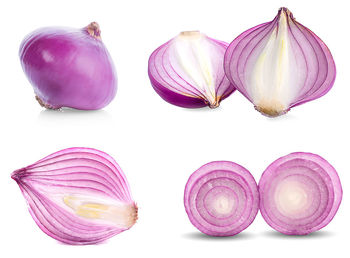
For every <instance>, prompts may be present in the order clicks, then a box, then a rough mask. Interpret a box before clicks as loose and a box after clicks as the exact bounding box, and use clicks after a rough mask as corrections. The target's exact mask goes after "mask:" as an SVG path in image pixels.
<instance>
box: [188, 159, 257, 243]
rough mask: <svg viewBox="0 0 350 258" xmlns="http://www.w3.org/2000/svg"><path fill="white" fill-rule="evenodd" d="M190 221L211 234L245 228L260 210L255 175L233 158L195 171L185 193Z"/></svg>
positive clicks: (234, 231)
mask: <svg viewBox="0 0 350 258" xmlns="http://www.w3.org/2000/svg"><path fill="white" fill-rule="evenodd" d="M184 205H185V209H186V213H187V215H188V218H189V219H190V221H191V223H192V224H193V225H194V226H195V227H196V228H197V229H198V230H200V231H201V232H202V233H204V234H207V235H210V236H233V235H236V234H238V233H240V232H241V231H243V230H244V229H246V228H247V227H248V226H249V225H250V224H251V223H252V222H253V221H254V219H255V217H256V214H257V212H258V209H259V193H258V188H257V184H256V182H255V179H254V177H253V176H252V175H251V174H250V172H249V171H248V170H246V169H245V168H244V167H242V166H240V165H238V164H236V163H234V162H230V161H214V162H210V163H207V164H205V165H204V166H202V167H200V168H199V169H198V170H196V171H195V172H194V173H193V174H192V175H191V176H190V178H189V180H188V182H187V184H186V187H185V195H184Z"/></svg>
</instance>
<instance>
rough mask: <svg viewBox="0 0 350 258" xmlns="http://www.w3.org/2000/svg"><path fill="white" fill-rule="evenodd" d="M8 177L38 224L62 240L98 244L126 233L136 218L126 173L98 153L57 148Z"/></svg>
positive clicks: (73, 242) (102, 154)
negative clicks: (10, 177)
mask: <svg viewBox="0 0 350 258" xmlns="http://www.w3.org/2000/svg"><path fill="white" fill-rule="evenodd" d="M12 178H13V179H14V180H15V181H16V182H17V183H18V185H19V187H20V189H21V191H22V193H23V196H24V198H25V199H26V201H27V204H28V208H29V212H30V214H31V215H32V217H33V219H34V220H35V222H36V224H37V225H38V226H39V227H40V229H41V230H42V231H43V232H45V233H46V234H47V235H49V236H51V237H53V238H55V239H57V240H59V241H61V242H64V243H67V244H73V245H86V244H96V243H99V242H102V241H104V240H106V239H108V238H110V237H112V236H114V235H116V234H119V233H121V232H123V231H125V230H127V229H129V228H130V227H132V226H133V225H134V224H135V222H136V220H137V206H136V204H135V202H134V201H133V199H132V197H131V194H130V189H129V185H128V182H127V180H126V178H125V175H124V174H123V172H122V170H121V168H120V167H119V165H118V164H117V163H116V162H115V160H114V159H113V158H112V157H110V156H109V155H108V154H106V153H104V152H102V151H99V150H95V149H90V148H69V149H65V150H61V151H58V152H56V153H53V154H51V155H49V156H47V157H45V158H43V159H41V160H39V161H38V162H35V163H34V164H32V165H30V166H27V167H25V168H22V169H18V170H16V171H15V172H13V173H12Z"/></svg>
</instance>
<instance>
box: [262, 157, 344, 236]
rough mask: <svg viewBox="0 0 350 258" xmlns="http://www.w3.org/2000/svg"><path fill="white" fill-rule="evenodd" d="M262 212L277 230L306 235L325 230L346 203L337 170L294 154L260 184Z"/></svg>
mask: <svg viewBox="0 0 350 258" xmlns="http://www.w3.org/2000/svg"><path fill="white" fill-rule="evenodd" d="M259 192H260V212H261V214H262V216H263V217H264V219H265V221H266V222H267V223H268V224H269V225H270V226H271V227H272V228H274V229H275V230H277V231H279V232H281V233H283V234H287V235H306V234H309V233H311V232H314V231H317V230H319V229H321V228H323V227H325V226H326V225H327V224H328V223H329V222H330V221H331V220H332V219H333V217H334V216H335V214H336V212H337V211H338V208H339V205H340V203H341V200H342V195H343V193H342V187H341V183H340V179H339V177H338V174H337V172H336V171H335V169H334V168H333V167H332V166H331V165H330V164H329V163H328V162H327V161H326V160H325V159H323V158H322V157H320V156H318V155H316V154H312V153H304V152H296V153H291V154H289V155H287V156H284V157H281V158H279V159H277V160H276V161H274V162H273V163H272V164H271V165H270V166H269V167H268V168H267V169H266V170H265V172H264V173H263V175H262V177H261V179H260V182H259Z"/></svg>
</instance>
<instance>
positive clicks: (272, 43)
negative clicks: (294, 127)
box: [224, 8, 336, 116]
mask: <svg viewBox="0 0 350 258" xmlns="http://www.w3.org/2000/svg"><path fill="white" fill-rule="evenodd" d="M224 68H225V73H226V76H227V77H228V79H229V80H230V81H231V83H233V84H234V85H235V87H236V88H237V89H238V90H239V91H240V92H241V93H242V94H243V95H244V96H245V97H246V98H247V99H248V100H249V101H251V102H252V103H253V104H254V106H255V107H256V109H257V110H258V111H260V112H261V113H262V114H264V115H267V116H278V115H281V114H284V113H286V112H287V111H288V110H289V109H290V108H292V107H294V106H297V105H300V104H302V103H305V102H308V101H311V100H314V99H317V98H319V97H321V96H323V95H324V94H326V93H327V92H328V91H329V90H330V89H331V87H332V86H333V83H334V80H335V76H336V68H335V64H334V60H333V57H332V55H331V52H330V51H329V49H328V48H327V46H326V45H325V44H324V43H323V41H322V40H321V39H320V38H319V37H317V36H316V35H315V34H314V33H313V32H312V31H311V30H309V29H308V28H306V27H305V26H303V25H302V24H300V23H299V22H297V21H296V20H295V18H294V17H293V15H292V13H291V12H290V11H289V10H288V9H287V8H281V9H280V10H279V12H278V15H277V16H276V17H275V18H274V19H273V20H272V21H271V22H267V23H264V24H261V25H258V26H256V27H253V28H251V29H249V30H247V31H245V32H243V33H242V34H241V35H239V36H238V37H237V38H236V39H235V40H233V41H232V43H231V44H230V45H229V47H228V48H227V51H226V53H225V59H224Z"/></svg>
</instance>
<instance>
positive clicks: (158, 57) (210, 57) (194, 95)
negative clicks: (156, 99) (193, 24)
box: [148, 31, 235, 108]
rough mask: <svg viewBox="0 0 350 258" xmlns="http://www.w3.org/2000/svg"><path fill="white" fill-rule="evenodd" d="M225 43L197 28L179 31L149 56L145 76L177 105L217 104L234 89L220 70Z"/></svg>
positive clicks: (170, 101) (200, 105)
mask: <svg viewBox="0 0 350 258" xmlns="http://www.w3.org/2000/svg"><path fill="white" fill-rule="evenodd" d="M227 46H228V44H227V43H225V42H222V41H218V40H215V39H212V38H210V37H208V36H206V35H205V34H203V33H200V32H199V31H185V32H181V33H180V34H179V35H178V36H176V37H175V38H173V39H171V40H169V41H168V42H166V43H165V44H163V45H161V46H160V47H159V48H157V49H156V50H155V51H154V52H153V53H152V55H151V56H150V58H149V61H148V75H149V78H150V81H151V84H152V86H153V88H154V90H155V91H156V92H157V93H158V94H159V95H160V96H161V97H162V98H163V99H164V100H166V101H167V102H169V103H171V104H174V105H177V106H180V107H186V108H200V107H205V106H209V107H211V108H215V107H217V106H219V104H220V101H221V100H223V99H225V98H226V97H228V96H229V95H230V94H231V93H232V92H233V91H234V90H235V88H234V87H233V85H232V84H231V83H230V82H229V81H228V79H227V78H226V76H225V73H224V69H223V60H224V54H225V51H226V48H227Z"/></svg>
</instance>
